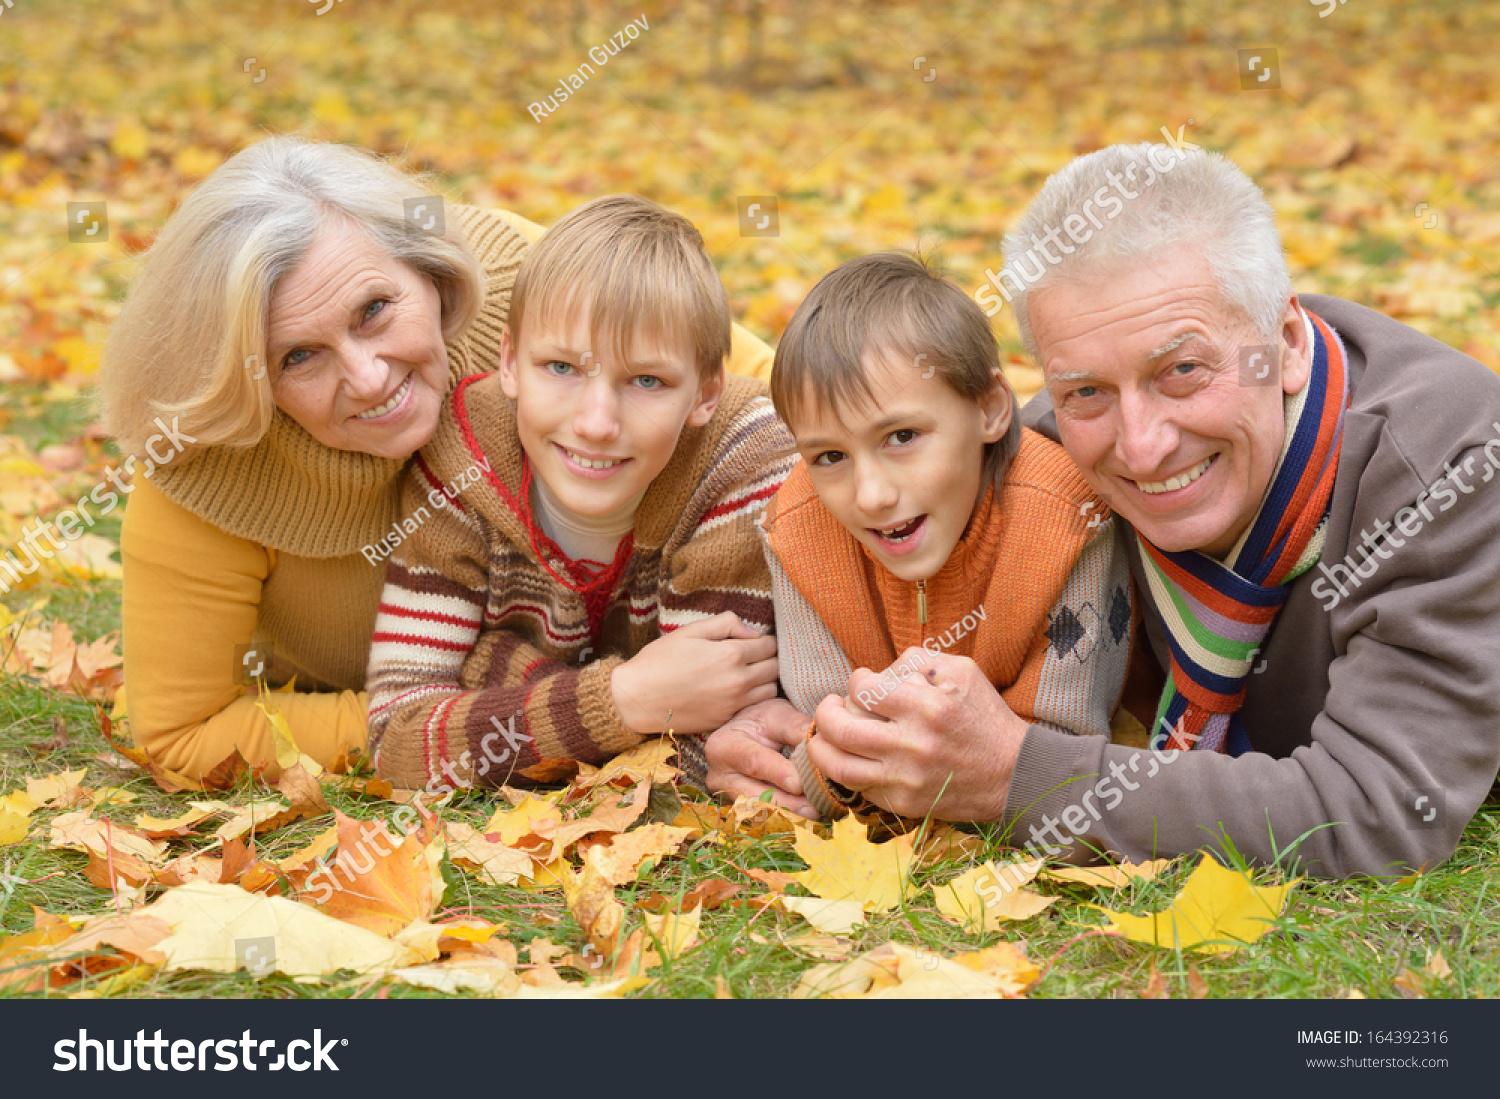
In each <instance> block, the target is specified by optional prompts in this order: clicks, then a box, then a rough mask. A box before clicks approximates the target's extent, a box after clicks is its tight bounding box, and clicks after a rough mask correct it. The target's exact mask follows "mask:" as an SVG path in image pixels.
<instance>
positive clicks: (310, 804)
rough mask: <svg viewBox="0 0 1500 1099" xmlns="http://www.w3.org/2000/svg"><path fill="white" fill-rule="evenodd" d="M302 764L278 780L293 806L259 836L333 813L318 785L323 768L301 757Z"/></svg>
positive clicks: (268, 823)
mask: <svg viewBox="0 0 1500 1099" xmlns="http://www.w3.org/2000/svg"><path fill="white" fill-rule="evenodd" d="M278 716H280V715H278ZM301 760H302V761H301V762H298V763H294V764H293V765H292V766H290V767H288V768H286V769H285V770H284V771H282V772H281V777H280V778H278V779H277V780H276V789H277V790H279V791H280V792H281V793H282V795H283V796H285V797H286V799H287V800H288V801H289V802H291V807H290V808H288V809H286V810H284V811H283V812H280V813H278V814H276V815H275V816H274V817H272V818H271V819H270V820H268V821H266V822H265V823H264V824H257V825H256V826H255V831H256V833H257V834H259V833H261V832H270V831H274V830H275V829H277V828H285V827H286V826H287V825H288V824H291V823H292V822H293V821H299V820H305V819H307V818H309V817H321V816H323V815H324V814H326V813H328V812H329V811H330V810H329V808H328V799H327V798H325V797H324V796H323V785H322V783H320V782H319V781H318V773H321V771H322V768H321V767H318V764H316V763H314V762H313V761H312V760H311V759H309V758H308V757H306V756H303V757H301ZM306 764H312V766H314V767H318V771H317V772H313V771H309V770H308V769H307V766H306Z"/></svg>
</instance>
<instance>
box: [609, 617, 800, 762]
mask: <svg viewBox="0 0 1500 1099" xmlns="http://www.w3.org/2000/svg"><path fill="white" fill-rule="evenodd" d="M609 688H610V695H611V697H612V698H613V700H614V704H615V709H616V710H617V711H618V712H619V714H620V719H621V720H622V721H623V722H624V723H625V726H626V728H628V729H630V730H631V731H632V732H636V733H643V734H644V733H660V732H665V731H666V729H667V724H668V720H669V715H670V721H671V727H672V728H673V729H674V730H676V731H677V732H679V733H711V732H713V731H714V730H715V729H717V728H718V727H719V726H720V725H723V724H724V723H725V722H726V721H728V720H729V719H730V718H732V717H733V716H734V715H735V714H737V713H739V711H741V710H743V709H744V708H745V707H746V706H749V705H751V704H753V703H756V702H764V701H766V700H767V699H772V698H775V697H776V638H775V637H774V636H769V635H768V636H765V637H762V636H761V635H760V634H758V633H756V632H755V631H754V630H752V629H751V628H750V627H749V626H747V625H745V624H744V623H743V622H741V621H740V617H739V615H737V614H735V613H734V612H733V611H724V612H723V613H722V614H716V615H714V616H713V617H712V618H704V619H702V620H700V621H697V622H690V623H688V624H687V625H686V626H683V627H682V628H681V629H678V630H673V631H672V632H671V633H669V634H664V635H663V636H661V637H658V638H657V639H656V640H655V641H653V642H651V643H650V644H649V645H647V646H646V647H645V648H643V649H642V650H641V651H640V652H638V653H636V654H635V655H634V656H633V657H631V658H630V659H629V660H627V661H625V663H623V664H621V665H620V666H619V667H617V668H616V669H615V670H614V673H613V674H612V675H611V676H610V680H609Z"/></svg>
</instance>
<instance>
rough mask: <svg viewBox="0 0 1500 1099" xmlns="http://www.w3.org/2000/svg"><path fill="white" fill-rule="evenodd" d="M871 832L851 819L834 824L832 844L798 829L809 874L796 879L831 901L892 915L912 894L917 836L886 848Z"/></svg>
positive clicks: (900, 838)
mask: <svg viewBox="0 0 1500 1099" xmlns="http://www.w3.org/2000/svg"><path fill="white" fill-rule="evenodd" d="M867 834H868V833H867V830H866V828H865V826H864V825H863V824H861V823H860V822H859V821H857V820H855V819H854V817H853V816H847V817H844V818H843V819H842V820H839V821H836V822H835V823H834V825H833V838H832V839H828V840H825V839H819V838H818V836H817V835H816V834H815V833H813V832H812V831H810V830H809V829H806V828H798V829H796V836H797V838H796V847H797V854H799V855H801V856H802V860H803V861H804V862H806V863H807V865H808V869H806V870H804V871H802V872H801V873H799V874H797V875H796V879H797V881H798V882H800V883H801V884H802V885H803V886H805V887H806V888H807V890H808V892H810V893H812V894H814V895H815V896H819V897H822V898H823V899H825V900H830V901H858V902H859V903H860V905H861V907H863V908H864V910H865V911H866V912H876V913H879V912H889V911H890V910H891V909H893V908H895V907H896V906H897V905H898V904H900V903H901V900H902V898H903V897H905V896H907V895H909V894H910V892H911V885H910V882H909V880H908V875H909V873H910V870H911V865H912V861H913V858H912V843H913V840H914V837H915V833H907V834H906V835H904V836H897V837H896V838H895V839H893V840H891V841H889V842H888V843H871V842H870V841H869V839H867V838H866V837H867Z"/></svg>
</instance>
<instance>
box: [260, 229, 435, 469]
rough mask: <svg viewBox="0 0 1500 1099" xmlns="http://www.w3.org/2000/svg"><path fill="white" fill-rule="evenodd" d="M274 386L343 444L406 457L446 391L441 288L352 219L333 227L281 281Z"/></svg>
mask: <svg viewBox="0 0 1500 1099" xmlns="http://www.w3.org/2000/svg"><path fill="white" fill-rule="evenodd" d="M270 358H271V364H272V366H271V377H272V383H271V392H272V393H273V394H274V395H275V398H276V405H277V407H279V408H280V409H281V410H282V411H283V412H285V413H286V414H287V415H288V416H290V417H291V418H292V419H293V420H295V421H296V422H297V423H298V424H300V425H301V426H302V427H303V428H304V429H305V430H306V431H307V433H308V434H309V435H311V436H312V437H313V438H314V439H316V440H318V442H320V443H322V444H323V445H324V446H328V447H332V448H334V449H335V450H358V451H363V452H365V453H366V454H374V455H376V456H378V457H381V458H406V457H408V456H410V455H411V454H413V453H414V452H415V451H417V450H418V449H419V448H421V447H422V446H423V445H425V444H426V443H427V441H428V440H429V439H431V438H432V434H433V432H434V431H435V430H436V429H437V422H438V413H439V411H440V410H441V408H442V403H443V398H444V396H445V395H446V393H447V392H448V352H447V349H446V348H445V347H444V346H443V332H442V307H441V304H440V302H439V299H438V292H437V288H436V287H435V286H433V284H432V282H431V280H430V279H428V278H427V277H426V276H424V275H422V274H421V273H420V272H418V271H416V270H414V269H413V268H411V267H409V266H407V265H406V264H405V263H402V262H401V261H400V260H397V259H395V258H393V257H392V256H391V255H390V254H389V253H387V252H386V251H385V250H384V249H382V248H381V247H380V246H378V245H376V244H373V243H371V242H370V241H369V240H368V239H367V238H366V237H365V236H364V234H363V233H361V232H359V231H358V230H356V229H354V228H353V227H352V226H349V225H347V224H345V225H334V226H330V227H329V228H328V229H327V230H326V231H325V232H324V233H323V235H322V236H320V237H319V238H318V240H317V242H316V243H315V244H314V245H313V246H312V248H311V249H310V250H309V251H308V253H307V256H306V257H305V258H304V259H303V261H302V262H301V263H300V264H299V265H298V266H297V268H296V269H295V270H293V271H292V273H291V274H289V275H287V276H285V277H283V278H282V279H281V280H280V282H278V283H277V284H276V289H275V290H274V291H273V292H272V294H271V315H270Z"/></svg>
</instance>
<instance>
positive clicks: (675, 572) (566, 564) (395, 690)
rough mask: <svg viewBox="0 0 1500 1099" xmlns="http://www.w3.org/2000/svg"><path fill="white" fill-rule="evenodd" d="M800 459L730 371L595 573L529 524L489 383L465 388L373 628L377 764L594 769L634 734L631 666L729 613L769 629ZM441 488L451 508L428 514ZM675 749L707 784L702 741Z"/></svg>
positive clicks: (428, 453) (495, 776) (507, 415)
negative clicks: (773, 529)
mask: <svg viewBox="0 0 1500 1099" xmlns="http://www.w3.org/2000/svg"><path fill="white" fill-rule="evenodd" d="M792 461H793V451H792V442H791V438H790V436H789V435H788V434H787V432H786V429H785V428H784V427H783V426H782V424H781V421H780V420H778V419H777V418H776V414H775V411H774V410H773V409H772V407H771V403H770V401H769V400H768V399H767V398H766V396H765V386H764V384H763V383H761V382H758V381H755V380H753V379H750V378H741V377H734V376H730V377H729V378H728V379H727V385H726V388H725V393H724V397H723V399H722V400H721V401H720V402H719V406H718V408H717V410H716V411H715V413H714V416H713V419H712V420H711V421H710V422H709V423H708V424H706V425H704V426H703V427H687V428H685V429H684V430H683V432H682V435H681V437H680V439H679V441H678V444H677V449H676V451H675V453H674V454H673V455H672V458H671V460H670V461H669V462H668V464H667V466H666V468H665V469H663V470H662V472H661V473H660V474H658V475H657V477H656V479H655V480H654V481H652V483H651V486H650V488H648V489H647V491H646V495H645V497H644V498H643V499H642V501H641V505H640V509H639V510H638V511H637V513H636V523H635V529H634V531H633V532H632V534H630V535H627V536H626V539H625V540H624V542H622V543H621V546H620V551H619V553H618V554H617V556H616V558H615V561H614V563H613V564H612V565H611V566H610V568H609V569H608V570H606V571H605V572H603V573H602V574H600V573H597V572H595V573H593V574H591V573H590V572H589V571H588V570H587V569H586V568H585V566H582V565H580V564H579V563H577V562H572V561H569V560H568V559H567V557H566V556H565V555H563V553H562V551H561V550H559V549H558V547H557V546H556V545H555V544H554V543H553V542H552V541H551V539H549V538H548V537H547V536H546V534H545V533H543V531H542V529H541V526H540V524H539V523H537V522H536V521H535V520H534V518H533V516H532V511H531V507H530V493H529V486H530V478H531V469H530V465H529V463H528V462H527V461H526V457H525V452H524V451H523V449H522V447H521V445H520V443H519V441H518V438H517V434H516V419H515V412H514V408H513V406H512V404H511V402H510V401H509V399H508V398H506V396H505V395H504V393H503V392H501V389H500V384H499V377H498V376H497V375H484V376H480V377H475V378H470V379H467V380H466V381H465V382H463V383H461V384H460V385H459V386H458V387H457V388H455V390H454V391H453V393H452V395H451V396H450V398H449V401H448V404H447V405H446V407H445V409H444V412H443V416H442V419H441V421H440V423H439V425H438V430H437V434H436V435H435V436H434V437H433V440H432V442H431V443H429V444H428V445H427V446H426V447H425V448H424V449H423V450H422V451H421V452H420V453H419V455H418V457H417V461H416V463H415V465H414V467H413V470H412V473H411V475H410V476H409V478H408V480H407V482H406V485H405V489H404V496H403V508H402V514H403V515H405V516H407V517H408V519H407V520H406V522H405V523H404V524H403V529H402V531H401V534H402V541H401V543H400V544H399V545H398V546H396V548H395V549H394V551H393V552H392V554H391V557H390V561H389V565H388V568H387V572H386V584H385V591H384V594H383V595H382V597H381V603H380V612H379V616H378V618H377V620H376V623H375V636H374V642H373V645H372V647H371V652H370V669H369V675H368V678H367V685H368V689H369V692H370V749H371V751H372V752H373V753H374V755H375V762H376V766H377V768H378V769H379V771H380V774H381V775H382V776H384V777H385V778H386V779H388V780H389V781H391V782H393V783H396V784H399V785H401V786H404V787H407V788H411V789H418V788H427V789H431V790H442V789H447V788H450V787H457V788H467V787H469V786H499V785H502V784H504V783H507V782H512V783H514V782H515V781H517V775H518V774H519V773H520V772H522V771H524V770H526V769H528V768H530V767H533V766H534V765H536V764H537V763H538V762H539V761H540V760H543V759H559V758H562V759H576V760H582V761H584V762H588V763H600V762H603V761H604V760H607V759H609V758H610V757H612V756H614V755H616V754H618V753H619V752H621V751H623V750H624V749H626V748H628V747H630V746H632V745H633V744H636V743H638V742H639V741H640V740H641V739H642V738H641V737H640V736H639V735H637V734H636V733H634V732H632V731H630V730H629V729H628V728H626V727H625V725H624V724H623V722H622V721H621V719H620V716H619V714H618V712H617V711H616V710H615V706H614V702H613V700H612V696H611V694H610V676H611V674H612V673H613V672H614V670H615V668H617V667H618V666H619V665H620V664H621V663H622V662H623V661H625V660H627V659H629V658H630V657H632V656H634V655H635V654H636V653H638V652H639V651H640V650H641V649H642V648H643V647H645V646H646V645H647V644H648V643H649V642H651V641H653V640H655V639H656V638H658V637H660V636H661V635H662V634H663V633H664V632H666V631H670V630H674V629H677V628H678V627H680V626H683V625H686V624H687V623H689V622H694V621H697V620H699V619H702V618H708V617H712V616H713V615H715V614H719V613H720V612H723V611H734V612H735V613H736V614H738V615H739V616H740V618H741V619H743V620H744V621H745V622H746V623H747V624H749V625H750V626H752V627H753V628H755V629H758V630H761V631H762V632H765V633H769V632H771V631H772V626H773V622H774V618H773V613H772V600H771V581H770V575H769V573H768V571H767V568H766V563H765V559H764V557H763V555H762V553H761V549H760V540H759V533H758V529H757V520H758V519H759V517H760V515H761V513H762V511H763V510H764V508H765V504H766V501H767V500H768V499H770V498H771V497H772V496H773V495H774V494H775V492H776V490H777V488H778V487H779V486H780V485H781V482H782V481H783V480H785V478H786V475H787V473H788V472H789V470H790V468H791V465H792ZM445 492H446V493H451V494H452V496H453V502H452V503H451V504H446V505H445V506H443V507H437V506H435V503H434V501H445V500H446V495H445ZM706 689H710V690H711V689H712V685H706ZM663 731H665V730H663ZM679 747H680V751H679V756H680V765H681V766H683V767H684V770H685V771H686V773H687V776H688V779H689V780H690V781H693V782H695V783H696V784H697V785H700V786H702V785H703V784H704V772H705V770H706V768H705V764H704V759H703V754H702V738H701V737H682V738H680V740H679ZM523 777H524V776H523Z"/></svg>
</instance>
